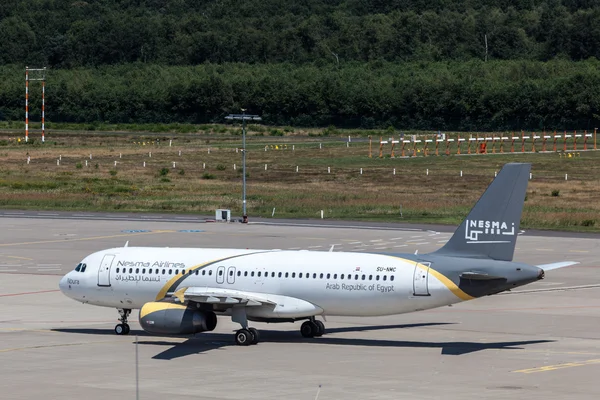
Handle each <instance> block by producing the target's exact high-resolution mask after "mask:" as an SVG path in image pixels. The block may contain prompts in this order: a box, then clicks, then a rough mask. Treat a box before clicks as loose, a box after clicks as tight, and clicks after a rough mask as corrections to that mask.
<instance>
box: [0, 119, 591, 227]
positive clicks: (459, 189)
mask: <svg viewBox="0 0 600 400" xmlns="http://www.w3.org/2000/svg"><path fill="white" fill-rule="evenodd" d="M228 129H229V131H228V132H229V134H228V135H227V134H225V135H224V136H219V134H218V133H216V134H213V136H210V135H209V132H206V134H205V135H202V136H199V135H192V134H186V135H180V134H177V133H173V134H165V135H164V136H156V135H143V134H134V133H127V134H117V133H114V134H104V133H102V134H100V133H98V132H87V133H51V134H50V135H48V138H47V141H46V143H44V144H41V143H40V141H39V133H35V134H34V135H31V138H32V139H34V143H33V144H31V143H30V144H25V143H24V142H22V141H21V142H20V143H19V142H18V140H17V134H19V135H20V136H22V132H20V133H19V132H17V134H15V133H10V132H9V131H5V132H4V133H2V134H1V135H0V159H1V163H0V171H1V172H2V174H1V178H0V207H1V208H5V209H6V208H15V209H17V208H18V209H42V210H104V211H128V212H131V211H139V212H150V211H152V212H178V213H198V214H208V215H212V214H213V213H214V210H215V209H217V208H230V209H231V210H232V213H233V214H234V215H240V214H241V157H242V156H241V152H240V151H239V150H238V151H236V147H238V146H240V147H241V138H240V137H239V136H236V135H235V132H231V130H233V129H237V128H228ZM282 131H283V130H282ZM261 133H262V132H250V135H249V136H248V172H247V174H248V196H247V198H248V213H249V215H250V216H263V217H264V216H271V213H272V211H273V208H275V209H276V211H275V217H279V218H283V217H286V218H287V217H291V218H320V213H321V210H323V211H324V215H325V218H329V219H352V220H377V221H404V222H426V223H448V224H457V223H459V222H460V220H461V219H462V218H463V217H464V216H465V214H466V213H467V212H468V210H469V209H470V208H471V207H472V205H473V204H474V202H475V201H476V200H477V198H478V197H479V196H480V195H481V193H482V192H483V190H485V188H486V186H487V185H488V184H489V183H490V181H491V180H492V179H493V178H494V173H495V172H496V171H499V170H500V168H501V167H502V165H503V164H504V163H507V162H511V161H518V162H531V163H532V164H533V169H532V173H533V179H532V180H531V181H530V184H529V188H528V192H527V201H526V204H525V210H524V214H523V226H524V227H526V228H542V229H570V230H582V231H593V230H598V229H599V228H600V223H599V222H600V221H599V220H598V219H599V217H598V215H599V210H600V203H599V201H598V200H599V199H600V190H599V189H600V179H599V176H600V175H599V169H600V164H599V161H600V154H598V153H597V152H593V151H589V152H580V153H578V154H579V155H575V156H572V157H564V156H563V155H559V154H558V153H545V154H538V153H536V154H499V153H496V154H487V155H461V156H455V155H454V156H429V157H423V156H422V154H423V152H422V151H420V152H419V153H418V154H419V157H413V158H390V157H389V153H390V148H389V147H387V148H385V149H384V154H385V156H384V157H383V158H378V157H377V155H378V152H379V147H378V144H374V145H373V155H374V157H373V158H369V157H368V151H369V144H368V141H354V142H352V143H350V146H349V147H347V144H346V142H345V141H344V140H343V139H344V138H345V137H347V136H346V135H347V133H346V132H338V136H332V137H324V138H321V137H319V136H318V134H314V133H313V134H311V135H310V136H309V135H308V134H306V133H303V134H300V133H298V132H292V131H288V132H285V133H284V135H283V136H273V135H266V136H265V135H264V134H262V135H261ZM207 135H208V136H207ZM361 136H363V137H365V136H366V135H364V134H363V135H361ZM170 140H172V143H171V146H169V141H170ZM363 140H364V139H363ZM320 143H321V148H320V145H319V144H320ZM539 146H541V143H539ZM580 146H581V144H580ZM265 147H266V148H267V150H266V151H265ZM590 147H591V146H590ZM465 149H466V147H465ZM498 150H499V148H497V151H498ZM506 150H507V149H506V148H505V151H506ZM180 151H181V155H179V154H180V153H179V152H180ZM538 151H539V149H538ZM150 153H151V154H150ZM440 153H443V151H440ZM90 154H91V155H92V158H91V159H90ZM399 154H400V151H399V148H396V155H399ZM27 157H30V163H29V165H28V164H27V162H26V161H27ZM59 159H60V161H59V164H60V165H57V160H59ZM86 161H87V166H86ZM115 161H116V162H117V165H116V166H115ZM144 162H145V163H146V166H145V167H144ZM173 162H175V168H173ZM234 164H235V169H234ZM265 164H266V165H267V168H266V170H265ZM296 168H298V172H296ZM328 168H329V170H330V172H329V173H328ZM361 168H362V170H363V173H362V174H361V173H360V169H361ZM394 169H395V174H394ZM427 171H428V174H427ZM461 171H462V173H463V176H462V177H461V176H460V172H461ZM565 174H568V180H565Z"/></svg>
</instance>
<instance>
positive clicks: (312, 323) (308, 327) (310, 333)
mask: <svg viewBox="0 0 600 400" xmlns="http://www.w3.org/2000/svg"><path fill="white" fill-rule="evenodd" d="M300 334H302V336H304V337H305V338H312V337H319V336H323V335H324V334H325V324H323V322H321V321H319V320H318V319H315V317H311V318H310V319H309V320H308V321H306V322H304V323H303V324H302V326H300Z"/></svg>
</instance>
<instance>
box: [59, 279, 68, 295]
mask: <svg viewBox="0 0 600 400" xmlns="http://www.w3.org/2000/svg"><path fill="white" fill-rule="evenodd" d="M68 276H69V274H67V275H65V276H63V277H62V279H61V280H60V282H59V283H58V288H59V289H60V291H61V292H63V294H65V295H67V291H68V290H69V283H68V279H69V278H68Z"/></svg>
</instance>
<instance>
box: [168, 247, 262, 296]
mask: <svg viewBox="0 0 600 400" xmlns="http://www.w3.org/2000/svg"><path fill="white" fill-rule="evenodd" d="M270 251H271V250H267V251H257V252H254V253H244V254H236V255H234V256H229V257H223V258H218V259H215V260H211V261H207V262H205V263H203V264H198V265H194V266H193V267H190V268H187V269H186V273H185V274H183V275H176V276H174V277H173V278H171V279H170V280H169V281H168V282H167V283H166V284H165V285H164V286H163V287H162V289H160V292H158V294H157V295H156V301H159V300H162V299H164V298H165V296H166V295H167V293H169V292H173V291H175V289H176V288H177V286H179V285H180V284H181V283H182V282H183V281H184V280H185V279H186V278H187V277H188V276H191V275H192V274H190V273H189V271H196V270H200V269H202V268H206V267H208V266H211V265H213V264H216V263H218V262H221V261H225V260H230V259H232V258H237V257H242V256H249V255H253V254H260V253H267V252H270Z"/></svg>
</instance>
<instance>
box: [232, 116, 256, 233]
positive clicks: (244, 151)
mask: <svg viewBox="0 0 600 400" xmlns="http://www.w3.org/2000/svg"><path fill="white" fill-rule="evenodd" d="M225 119H228V120H241V121H242V222H243V223H248V213H247V212H246V120H250V121H262V118H261V117H259V116H258V115H250V114H246V110H245V109H243V108H242V114H229V115H228V116H226V117H225Z"/></svg>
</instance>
